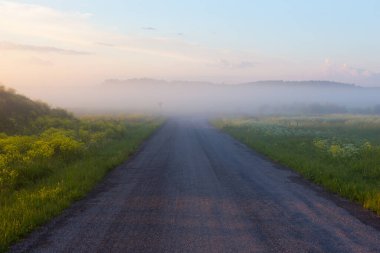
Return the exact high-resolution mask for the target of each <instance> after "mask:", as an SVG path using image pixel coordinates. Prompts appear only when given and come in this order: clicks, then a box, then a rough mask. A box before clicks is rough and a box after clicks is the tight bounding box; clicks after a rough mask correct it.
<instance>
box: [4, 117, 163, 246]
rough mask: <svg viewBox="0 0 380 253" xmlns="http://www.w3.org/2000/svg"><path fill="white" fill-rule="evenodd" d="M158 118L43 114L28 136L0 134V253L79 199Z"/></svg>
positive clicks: (130, 151) (128, 152)
mask: <svg viewBox="0 0 380 253" xmlns="http://www.w3.org/2000/svg"><path fill="white" fill-rule="evenodd" d="M161 122H162V120H160V119H157V118H142V117H134V118H131V117H130V118H121V119H90V118H87V119H75V118H71V119H68V120H66V119H62V118H53V117H47V118H43V117H42V118H39V119H38V120H36V121H34V122H33V126H35V129H37V130H34V131H32V134H29V135H11V136H9V135H6V134H0V252H3V251H5V250H6V249H7V247H8V246H9V245H10V244H11V243H13V242H15V241H17V240H18V239H19V238H20V237H22V236H23V235H25V234H26V233H28V232H30V231H32V230H33V229H34V228H36V227H37V226H39V225H41V224H43V223H45V222H46V221H48V220H49V219H51V218H52V217H54V216H56V215H58V214H59V213H60V212H61V211H62V210H63V209H65V208H67V207H68V206H69V205H70V204H71V203H72V202H73V201H75V200H78V199H80V198H82V197H83V196H84V195H85V194H86V193H87V192H88V191H89V190H91V189H92V187H93V186H94V185H95V184H96V183H97V182H99V181H100V180H101V179H102V178H103V177H104V175H105V174H106V173H107V171H109V170H110V169H112V168H115V167H116V166H117V165H119V164H121V163H122V162H123V161H125V160H126V159H127V158H128V157H129V156H130V155H131V154H133V153H134V152H135V151H136V149H137V148H138V147H139V145H140V144H141V143H142V141H143V140H145V139H146V138H147V137H148V136H150V134H152V133H153V131H154V130H155V129H156V128H157V127H158V126H159V125H160V124H161Z"/></svg>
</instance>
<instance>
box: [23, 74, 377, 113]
mask: <svg viewBox="0 0 380 253" xmlns="http://www.w3.org/2000/svg"><path fill="white" fill-rule="evenodd" d="M30 95H31V96H32V97H33V98H40V99H42V100H44V101H47V102H48V103H51V104H53V105H55V106H59V107H64V108H67V109H70V110H72V111H74V112H77V113H91V112H103V113H109V112H113V113H118V112H119V113H120V112H145V113H161V114H165V115H176V114H223V113H226V114H252V115H257V114H323V113H346V112H351V113H367V114H368V113H379V111H380V110H379V106H378V105H379V104H380V88H378V87H361V86H357V85H353V84H344V83H337V82H328V81H298V82H296V81H293V82H292V81H261V82H251V83H241V84H218V83H207V82H186V81H164V80H155V79H128V80H117V79H110V80H106V81H104V82H102V83H101V84H99V85H96V86H93V87H75V88H61V89H57V88H54V89H48V88H47V89H46V88H45V89H43V90H38V89H34V90H33V91H30Z"/></svg>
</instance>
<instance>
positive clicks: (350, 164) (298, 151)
mask: <svg viewBox="0 0 380 253" xmlns="http://www.w3.org/2000/svg"><path fill="white" fill-rule="evenodd" d="M213 124H214V126H216V127H218V128H220V129H221V130H223V131H225V132H227V133H229V134H230V135H232V136H233V137H235V138H236V139H238V140H239V141H241V142H243V143H245V144H246V145H247V146H249V147H251V148H253V149H255V150H257V151H258V152H260V153H262V154H264V155H266V156H267V157H269V158H270V159H272V160H274V161H277V162H279V163H281V164H283V165H286V166H288V167H290V168H292V169H294V170H296V171H298V172H299V173H300V174H301V175H303V176H304V177H305V178H307V179H309V180H311V181H313V182H315V183H317V184H319V185H322V186H323V187H324V188H325V189H327V190H329V191H331V192H334V193H338V194H339V195H340V196H343V197H345V198H348V199H350V200H352V201H355V202H358V203H361V204H362V205H363V207H365V208H367V209H370V210H373V211H375V212H376V213H377V214H380V118H379V117H370V116H368V117H365V116H342V115H332V116H325V117H293V118H286V117H277V118H276V117H271V118H269V117H267V118H265V117H262V118H240V119H236V118H235V119H220V120H215V121H214V122H213Z"/></svg>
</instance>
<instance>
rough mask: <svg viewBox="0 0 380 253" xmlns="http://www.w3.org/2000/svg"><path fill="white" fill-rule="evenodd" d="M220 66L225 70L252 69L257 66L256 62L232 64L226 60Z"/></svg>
mask: <svg viewBox="0 0 380 253" xmlns="http://www.w3.org/2000/svg"><path fill="white" fill-rule="evenodd" d="M219 63H220V65H221V66H222V67H223V68H229V69H250V68H253V67H254V66H256V63H255V62H252V61H244V60H243V61H238V62H232V61H229V60H226V59H222V60H220V62H219Z"/></svg>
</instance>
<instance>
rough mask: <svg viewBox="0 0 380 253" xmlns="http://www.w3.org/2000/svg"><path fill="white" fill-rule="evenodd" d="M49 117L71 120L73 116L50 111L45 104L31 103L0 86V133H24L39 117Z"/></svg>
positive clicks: (58, 110)
mask: <svg viewBox="0 0 380 253" xmlns="http://www.w3.org/2000/svg"><path fill="white" fill-rule="evenodd" d="M44 116H49V117H53V118H60V119H72V118H73V116H72V115H71V114H69V113H68V112H66V111H65V110H62V109H52V108H50V107H49V106H48V105H47V104H45V103H43V102H39V101H33V100H31V99H29V98H27V97H25V96H23V95H20V94H17V93H16V92H15V91H14V90H13V89H6V88H5V87H4V86H0V132H4V133H7V134H17V133H24V132H25V131H27V130H28V129H30V127H31V125H32V124H33V122H34V121H35V120H36V119H38V118H39V117H44Z"/></svg>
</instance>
